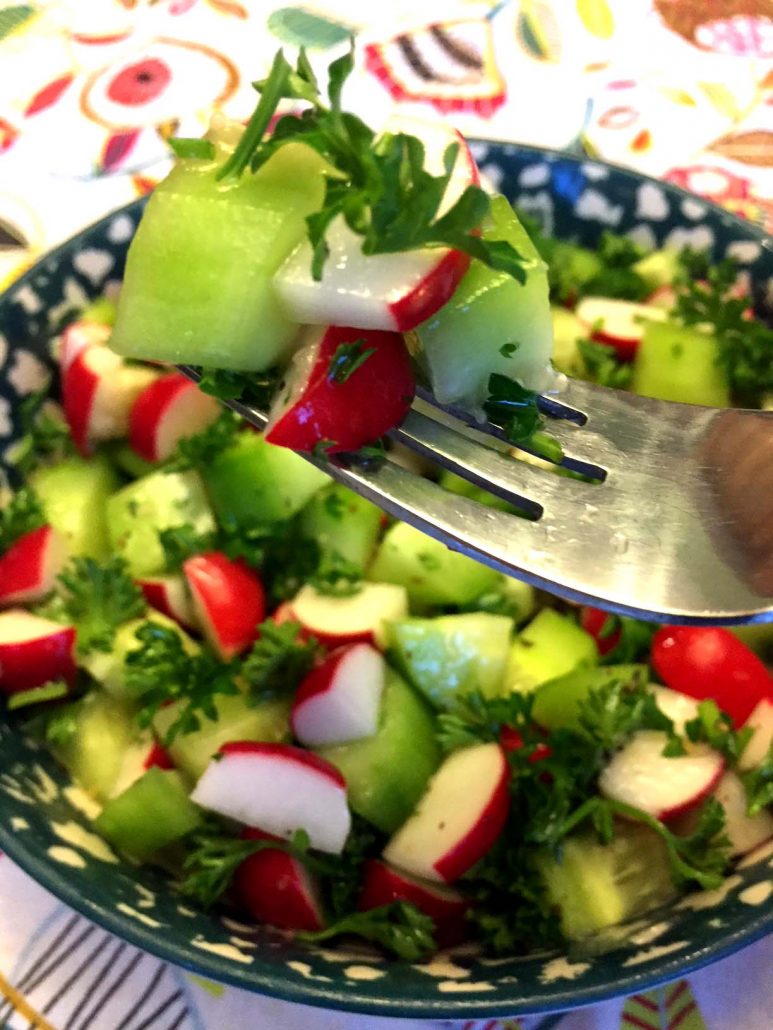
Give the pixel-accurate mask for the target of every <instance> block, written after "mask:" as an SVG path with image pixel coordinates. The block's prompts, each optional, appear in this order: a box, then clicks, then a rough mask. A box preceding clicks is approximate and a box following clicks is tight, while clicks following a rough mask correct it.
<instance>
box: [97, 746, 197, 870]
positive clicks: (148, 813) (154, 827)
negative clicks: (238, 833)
mask: <svg viewBox="0 0 773 1030" xmlns="http://www.w3.org/2000/svg"><path fill="white" fill-rule="evenodd" d="M201 822H202V816H201V812H200V811H199V809H198V808H197V807H196V805H194V803H193V802H192V801H191V800H190V798H189V797H188V793H187V791H186V789H185V786H184V785H183V781H182V779H181V777H180V775H179V773H176V772H174V771H173V770H169V769H159V768H157V767H155V766H154V767H153V768H151V769H148V771H147V772H146V773H143V775H142V776H140V778H139V779H138V780H136V781H135V782H134V783H133V784H132V785H131V787H127V789H126V790H125V791H123V793H122V794H119V795H118V796H117V797H114V798H112V799H111V800H110V801H108V802H107V804H106V805H105V807H104V808H103V809H102V811H101V813H100V814H99V815H98V816H97V818H96V819H95V820H94V829H95V830H96V831H97V832H98V833H100V834H101V835H102V836H103V837H104V838H105V840H107V841H108V842H109V843H110V844H112V845H113V847H115V848H117V849H118V850H119V851H125V852H127V853H128V854H130V855H133V856H134V857H135V858H138V859H140V860H145V859H147V858H150V857H151V856H152V855H153V853H154V852H156V851H159V850H160V849H161V848H165V847H166V846H167V845H168V844H172V843H173V842H174V841H176V840H180V838H181V837H184V836H185V835H186V833H190V832H191V830H195V829H196V827H197V826H200V825H201Z"/></svg>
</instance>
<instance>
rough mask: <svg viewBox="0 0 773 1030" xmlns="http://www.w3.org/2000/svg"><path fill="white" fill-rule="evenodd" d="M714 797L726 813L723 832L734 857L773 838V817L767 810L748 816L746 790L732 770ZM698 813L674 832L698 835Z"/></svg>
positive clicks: (719, 785)
mask: <svg viewBox="0 0 773 1030" xmlns="http://www.w3.org/2000/svg"><path fill="white" fill-rule="evenodd" d="M713 797H715V798H716V799H717V801H718V802H719V803H720V805H721V806H722V808H723V810H724V813H725V824H724V826H723V827H722V830H723V832H724V833H725V834H726V835H727V837H728V839H729V840H730V854H731V856H732V857H733V858H738V856H739V855H745V854H746V853H747V851H752V850H753V849H754V848H756V847H757V846H758V845H759V844H762V843H763V842H764V841H766V840H770V839H771V837H773V815H771V813H770V812H769V811H768V810H767V809H763V810H762V811H761V812H758V813H757V814H756V815H747V812H746V790H745V789H744V785H743V783H742V782H741V780H740V778H739V777H738V776H737V775H736V774H735V773H734V772H731V771H729V770H728V771H726V772H725V773H724V774H723V775H722V777H721V778H720V780H719V783H718V784H717V786H716V788H715V789H714V791H713ZM698 814H699V813H698V811H691V812H689V813H688V814H687V815H685V816H683V817H682V818H681V819H679V820H678V821H677V823H676V825H673V826H672V829H673V830H674V832H675V833H679V834H685V835H687V834H690V833H692V832H694V830H695V826H696V822H697V819H698Z"/></svg>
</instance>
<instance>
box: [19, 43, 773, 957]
mask: <svg viewBox="0 0 773 1030" xmlns="http://www.w3.org/2000/svg"><path fill="white" fill-rule="evenodd" d="M283 62H284V59H283V58H282V59H281V60H280V58H277V61H276V62H275V64H274V68H273V69H272V73H271V75H270V76H269V78H268V79H267V80H266V81H265V82H264V83H262V84H261V90H262V93H261V101H260V103H259V105H258V108H257V110H256V114H255V116H254V117H253V120H252V121H251V122H250V123H249V125H248V127H247V129H246V130H244V132H243V133H242V130H241V127H239V128H238V129H237V128H235V127H234V126H230V125H220V126H216V127H215V130H214V132H213V134H212V135H213V137H214V138H213V139H208V140H204V141H178V144H177V149H178V152H179V153H180V155H181V156H180V160H179V163H178V165H177V166H176V168H175V169H174V171H173V172H172V174H171V175H170V177H169V179H168V180H166V182H165V183H164V184H162V185H161V186H160V187H159V188H158V190H157V192H156V193H155V194H154V196H153V198H152V199H151V201H150V203H149V205H148V211H147V215H146V217H145V218H144V220H143V222H142V224H141V226H140V229H139V231H138V234H137V237H136V242H135V244H134V245H133V248H132V250H131V252H130V256H129V260H128V265H127V272H126V280H125V283H124V286H123V288H122V290H121V293H120V295H119V297H118V302H117V308H116V303H115V301H114V299H113V298H108V297H104V298H100V299H98V300H96V301H95V302H93V303H92V304H91V305H90V306H89V307H88V308H86V309H84V310H82V311H80V312H78V313H77V317H75V319H74V320H73V321H72V322H70V323H69V324H68V325H66V326H65V327H64V328H63V329H62V331H61V333H60V334H59V335H58V336H57V338H56V339H55V340H54V341H53V346H54V349H55V353H56V355H57V358H58V362H59V367H60V373H61V375H60V384H61V396H60V399H61V406H60V405H57V404H55V403H53V402H52V401H51V400H49V399H48V398H46V397H44V396H42V395H41V396H37V397H32V398H31V399H30V401H29V402H28V404H27V407H26V410H25V412H24V417H25V420H26V428H27V432H26V435H25V436H24V438H23V439H22V441H21V442H20V444H19V445H18V447H17V452H16V456H15V462H16V472H17V473H18V475H17V478H16V480H15V481H14V484H13V489H12V490H11V489H9V490H8V491H7V492H6V496H5V497H4V499H3V503H2V507H0V691H2V693H3V695H4V696H5V699H6V705H7V708H8V711H9V716H8V717H9V718H11V719H13V720H17V721H18V724H19V730H20V732H26V733H29V734H33V735H35V736H36V737H37V738H38V739H40V740H41V741H42V742H43V743H44V744H45V746H47V747H48V748H49V749H50V750H51V752H52V753H53V754H54V755H55V756H56V758H57V759H58V760H59V761H60V762H61V763H62V764H63V765H64V766H65V767H66V769H67V770H68V771H69V773H70V774H71V775H72V777H73V779H74V780H75V781H76V782H77V783H78V784H79V785H80V786H81V787H82V788H83V789H84V790H86V791H87V792H88V793H89V794H90V795H91V797H92V798H93V800H94V802H95V805H96V807H97V808H98V814H96V815H95V817H94V821H93V823H94V828H95V830H96V831H98V832H99V833H100V834H102V836H103V837H104V838H105V839H106V840H107V841H108V842H109V843H110V844H111V845H112V846H113V847H114V848H115V849H117V850H118V851H120V852H122V853H124V854H126V855H127V856H129V857H130V858H131V859H132V860H134V861H140V862H150V863H154V864H157V865H160V866H162V867H164V868H166V869H168V870H169V872H170V875H172V876H173V877H175V879H176V880H177V881H178V882H179V885H180V889H181V891H182V892H183V893H185V894H187V895H188V896H190V897H191V898H192V899H194V900H195V901H196V902H197V903H198V904H200V905H205V906H206V905H212V904H215V903H218V904H222V905H227V906H230V907H231V908H232V909H234V910H236V911H237V912H239V913H240V914H241V915H242V917H245V916H247V917H249V918H251V919H253V920H256V921H258V922H261V923H267V924H270V925H273V926H276V927H279V928H281V929H285V930H289V931H292V932H294V933H295V934H297V935H298V936H299V937H300V938H302V939H306V940H311V941H315V940H316V941H319V940H324V939H327V938H332V937H335V936H338V935H341V934H352V935H356V936H359V937H361V938H364V939H366V940H368V941H372V942H374V943H375V944H378V945H380V946H381V947H383V948H385V949H386V950H387V951H388V952H390V953H391V954H393V955H395V956H397V957H399V958H403V959H407V960H410V961H417V960H422V959H424V958H427V957H429V956H430V955H431V954H432V953H433V952H434V951H435V950H436V949H437V948H439V947H445V946H448V945H453V944H456V943H459V942H461V941H464V940H468V939H469V940H475V941H478V942H480V943H481V945H482V946H483V947H484V948H486V949H487V950H489V951H491V952H493V953H504V954H512V953H517V952H525V951H529V950H533V949H535V948H538V947H544V946H553V945H555V944H559V943H561V942H562V941H567V940H569V941H582V940H583V939H585V938H587V937H589V936H590V935H593V934H595V933H597V932H598V931H600V930H603V929H604V928H606V927H609V926H612V925H615V924H618V923H620V922H623V921H625V920H627V919H630V918H632V917H634V916H637V915H640V914H642V913H644V912H647V911H649V910H651V909H653V908H655V907H657V906H658V905H661V904H665V903H666V902H668V901H670V900H671V899H672V898H673V897H674V896H675V895H676V894H677V893H678V892H679V891H684V890H690V889H695V888H713V887H717V886H719V885H720V884H721V882H722V879H723V877H724V876H725V875H726V873H727V871H728V870H729V868H730V867H731V865H732V862H733V861H734V860H735V859H736V858H738V857H739V856H741V855H743V854H746V853H748V852H749V851H751V850H752V849H754V848H755V847H757V846H758V845H760V844H762V843H763V842H765V841H766V840H768V839H770V838H771V837H773V811H771V809H772V807H773V681H772V680H771V675H770V672H769V670H768V667H767V666H766V664H765V660H766V659H769V658H770V657H771V654H773V629H771V628H770V627H765V626H760V627H748V628H744V629H738V630H733V631H731V630H729V629H723V628H697V627H669V626H661V627H655V626H649V625H645V624H643V623H639V622H637V621H635V620H632V619H628V618H624V617H616V616H611V615H608V614H606V613H604V612H602V611H599V610H596V609H593V608H577V607H573V606H570V605H567V604H566V603H564V602H559V601H557V600H556V599H553V598H550V597H548V596H547V595H542V594H539V595H538V594H535V592H534V591H533V590H532V589H531V588H530V587H528V586H526V585H524V584H522V583H519V582H516V581H514V580H510V579H507V578H506V577H504V576H502V575H501V574H500V573H497V572H495V571H493V570H491V569H489V568H488V567H486V566H483V565H480V564H478V563H476V562H475V561H473V560H472V559H470V558H468V557H465V556H463V555H460V554H456V553H453V552H451V551H449V550H448V549H447V548H445V547H444V546H443V545H442V544H440V543H438V542H437V541H434V540H432V539H429V538H427V537H425V536H424V535H422V534H421V533H419V532H418V531H416V530H414V529H413V528H411V527H410V526H408V525H405V524H402V523H399V522H394V521H391V520H390V519H388V518H387V517H386V516H385V515H383V513H382V512H380V511H379V510H378V509H376V508H375V507H373V505H371V504H370V503H369V502H368V501H365V500H364V499H362V498H360V497H358V496H357V495H356V494H354V493H352V492H351V491H349V490H348V489H346V488H345V487H342V486H340V485H337V484H335V483H333V482H332V481H331V480H330V479H329V478H328V476H327V475H326V474H325V473H324V472H322V471H320V470H319V469H318V468H317V467H315V466H314V465H312V464H310V463H308V462H307V461H306V460H305V459H304V458H303V457H301V456H300V455H299V454H297V453H295V451H302V452H316V453H325V454H327V455H335V456H336V460H363V459H364V458H365V459H368V458H371V457H372V456H373V453H374V452H376V453H377V452H378V447H374V442H376V441H378V440H379V439H380V438H381V437H382V436H383V434H384V433H385V432H386V431H387V430H388V429H389V428H390V427H391V426H392V425H394V424H395V423H396V422H398V421H399V420H400V418H402V416H403V415H404V413H405V411H406V410H407V406H408V405H409V404H410V399H411V397H412V396H413V392H414V389H415V383H416V379H417V377H419V378H426V380H427V381H428V382H429V383H430V384H431V386H432V388H433V390H434V391H435V393H436V395H437V396H438V397H439V398H440V399H441V400H443V401H448V402H449V403H451V402H453V403H461V404H466V405H468V406H469V407H470V408H471V409H472V410H480V411H482V412H483V413H485V414H486V415H487V416H488V417H489V418H491V419H492V421H496V422H497V423H498V424H500V425H501V426H502V427H503V428H504V429H505V431H506V432H507V433H508V434H509V435H510V437H511V439H512V440H513V441H514V442H515V443H524V442H525V441H526V440H529V442H530V443H531V444H532V445H534V449H537V450H540V449H541V450H542V451H543V452H544V453H546V454H548V455H549V456H551V457H552V458H554V459H555V457H556V455H555V453H554V452H551V451H550V444H549V440H548V439H547V438H546V437H545V434H544V432H543V430H542V427H541V425H540V422H539V414H538V411H537V408H536V403H535V393H534V391H537V390H540V389H543V388H544V385H545V383H546V382H548V381H549V377H550V375H552V374H553V373H552V370H551V365H550V361H551V356H552V367H554V368H556V369H558V370H559V371H562V372H565V373H567V374H570V375H577V376H584V377H588V378H591V379H594V380H596V381H599V382H603V383H606V384H608V385H615V386H619V387H625V388H631V389H634V390H636V391H638V392H640V393H644V394H647V395H651V396H660V397H665V398H666V399H674V400H686V401H692V402H695V403H705V404H719V405H722V404H729V403H731V402H733V401H740V402H742V403H744V404H764V403H765V402H766V397H767V396H768V394H769V392H770V391H771V390H772V389H773V383H771V362H770V355H771V333H770V330H768V329H766V328H765V327H764V326H763V325H761V324H760V323H758V322H756V321H755V320H754V318H753V316H752V315H751V314H750V310H749V309H750V301H749V298H748V295H747V294H746V292H745V291H744V290H743V288H742V287H743V284H740V285H739V279H738V276H737V269H735V268H734V267H733V266H732V264H730V263H727V262H725V263H722V264H720V265H718V266H715V267H712V266H711V265H710V264H709V262H708V261H707V259H706V257H705V255H702V254H694V253H690V252H685V253H683V254H672V253H670V252H667V251H657V252H654V253H652V254H644V253H643V252H642V251H641V250H640V249H639V248H638V247H637V246H636V245H635V244H633V243H632V242H631V241H630V240H626V239H623V238H620V237H616V236H613V235H611V234H606V235H605V236H604V237H603V239H602V241H601V244H600V245H599V247H598V248H597V249H596V250H593V251H591V250H588V249H584V248H581V247H578V246H576V245H573V244H569V243H565V242H562V241H559V240H554V239H549V238H545V237H543V236H542V235H541V234H540V233H539V232H538V230H537V228H536V227H535V226H533V225H531V224H529V223H528V221H527V220H524V221H525V222H526V228H524V225H523V224H522V223H521V221H520V220H519V219H518V217H517V216H516V214H515V213H514V212H513V211H512V209H511V208H510V206H509V204H508V203H507V201H506V200H505V199H504V198H502V197H496V196H495V197H493V198H492V197H489V196H487V195H486V194H485V193H483V191H481V190H480V189H479V187H478V185H477V171H476V169H475V165H474V161H472V158H471V156H470V154H469V151H468V150H467V148H466V146H465V144H464V141H463V140H461V139H460V138H459V137H457V136H456V134H455V133H451V136H452V137H453V141H452V143H451V151H450V152H449V150H448V147H447V137H448V133H447V132H446V130H445V129H443V128H437V127H434V128H432V129H422V130H418V129H417V131H421V133H422V140H423V142H419V141H418V140H417V137H415V136H413V135H410V134H405V133H404V132H403V130H402V129H401V130H400V131H398V132H397V133H396V134H395V133H387V134H385V135H384V136H383V137H379V138H378V139H375V138H374V137H373V134H372V133H371V134H370V135H369V136H368V135H367V133H366V131H365V130H366V129H367V127H365V129H363V128H362V127H361V123H358V122H357V120H356V119H353V117H352V116H350V115H347V114H346V113H345V112H342V110H341V108H340V87H341V83H342V81H343V78H344V77H345V74H346V70H347V67H348V66H347V63H346V62H347V59H342V62H336V63H335V64H334V65H333V66H332V68H331V76H330V80H331V81H330V86H329V99H330V105H329V107H328V106H325V105H323V104H322V102H321V100H320V99H319V91H318V88H317V85H316V81H315V80H314V77H313V73H312V72H311V69H310V68H309V66H308V64H307V63H306V61H305V58H304V56H303V54H302V55H301V58H300V60H299V63H298V66H297V67H296V68H295V69H292V68H290V67H289V66H288V65H286V62H284V63H283ZM281 97H289V98H291V99H292V98H295V99H302V100H304V101H306V102H307V103H308V104H309V105H310V106H309V108H308V111H309V112H310V113H309V114H306V115H303V116H302V117H300V118H298V117H293V118H291V119H290V122H292V124H290V123H289V122H288V121H287V120H286V119H282V120H280V121H279V122H277V123H276V125H275V127H274V133H273V135H272V137H271V138H270V140H269V141H266V140H264V135H265V130H266V128H267V126H268V124H269V122H270V121H271V119H272V116H273V115H274V113H275V108H276V103H277V101H278V100H279V99H280V98H281ZM301 130H303V131H302V135H303V140H301V139H299V133H300V132H301ZM367 132H370V130H367ZM433 134H434V136H433ZM395 140H396V141H397V142H396V143H395V142H394V141H395ZM412 140H413V142H411V141H412ZM357 141H359V144H358V145H357V146H355V144H357ZM417 143H418V147H417ZM358 147H359V149H358ZM369 154H370V155H373V154H375V156H376V158H377V160H375V164H373V163H372V162H371V157H368V156H367V155H369ZM425 154H426V157H427V161H428V162H429V163H431V162H432V160H433V154H434V155H435V157H437V155H440V165H439V169H440V170H439V171H437V172H436V174H433V173H432V172H431V171H429V172H428V171H426V169H425V165H424V163H423V161H424V155H425ZM346 162H348V164H347V163H346ZM248 166H251V170H247V169H248ZM224 168H225V169H226V171H225V173H223V169H224ZM221 173H223V174H221ZM358 176H359V177H358ZM288 184H291V186H290V187H289V188H288ZM344 187H345V188H344ZM417 190H418V192H419V194H421V195H422V196H423V195H424V194H429V195H430V198H429V200H424V201H422V199H421V196H419V197H417V195H416V193H417ZM449 190H450V191H451V195H450V197H449ZM422 191H423V192H422ZM465 198H467V199H465ZM422 204H424V205H425V206H424V207H423V208H422V207H421V205H422ZM427 205H428V206H427ZM460 205H461V206H460ZM403 213H404V217H402V214H403ZM261 240H262V241H263V242H262V243H261ZM363 241H364V242H363ZM363 247H364V256H363ZM256 255H263V257H256ZM395 290H397V293H395ZM280 297H281V301H280V300H279V298H280ZM341 313H345V315H346V320H347V321H350V322H351V325H349V326H347V327H344V328H342V327H341V325H340V324H338V323H340V321H341V320H342V319H341ZM301 326H305V328H301ZM514 329H515V331H516V332H517V333H518V338H517V339H511V338H510V334H512V332H513V331H514ZM471 341H472V343H471ZM166 362H174V363H177V362H185V363H192V364H194V365H196V366H197V367H199V368H200V370H201V377H202V386H203V388H204V389H203V390H200V389H198V388H197V387H196V386H194V384H193V383H192V382H191V381H190V380H188V379H186V378H185V377H184V376H182V375H181V374H180V373H179V372H178V371H176V370H175V369H174V368H170V367H169V366H168V365H167V364H166ZM288 368H289V371H288ZM207 391H208V392H207ZM211 394H214V395H215V396H216V397H221V398H222V397H229V398H233V397H236V396H244V397H247V398H248V399H256V398H260V400H261V401H262V402H264V403H265V402H266V401H268V400H269V399H271V398H273V401H272V404H273V407H272V418H271V421H270V423H269V427H268V430H267V431H266V433H263V434H260V433H256V432H255V431H254V430H253V429H252V428H250V427H249V426H246V425H244V424H243V423H241V422H240V420H239V419H238V418H237V417H236V416H235V415H234V414H233V413H231V412H230V411H228V410H222V409H221V407H220V405H219V403H218V402H217V400H216V399H215V398H214V397H213V396H211ZM556 468H557V471H558V472H559V474H560V473H561V472H562V471H563V470H562V469H561V468H560V466H556ZM426 474H428V475H432V476H436V477H438V478H439V479H440V481H441V482H442V483H443V485H444V486H445V487H446V489H448V490H449V491H452V492H457V493H466V494H470V493H472V494H473V495H474V496H475V497H477V498H478V499H479V500H481V501H482V502H483V503H486V504H491V505H501V504H502V503H503V502H502V501H500V500H499V499H497V498H495V497H493V496H492V495H489V494H487V493H486V492H485V491H484V490H481V489H480V488H478V487H473V486H471V485H470V484H468V483H466V482H463V481H460V480H458V479H456V478H455V477H453V476H451V475H449V474H447V473H442V472H440V471H438V470H433V469H431V468H428V469H427V470H426Z"/></svg>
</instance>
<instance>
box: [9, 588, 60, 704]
mask: <svg viewBox="0 0 773 1030" xmlns="http://www.w3.org/2000/svg"><path fill="white" fill-rule="evenodd" d="M74 650H75V629H74V628H73V627H72V626H61V625H60V624H59V623H57V622H52V621H51V620H50V619H44V618H41V617H40V616H38V615H33V614H31V613H30V612H27V611H25V610H24V609H23V608H10V609H8V610H7V611H5V612H0V691H2V692H3V693H4V694H16V693H18V692H20V691H22V690H31V689H32V688H33V687H39V686H41V685H42V684H44V683H47V682H48V681H49V680H64V681H65V682H66V683H68V684H72V683H73V681H74V680H75V675H76V672H77V669H76V666H75V657H74Z"/></svg>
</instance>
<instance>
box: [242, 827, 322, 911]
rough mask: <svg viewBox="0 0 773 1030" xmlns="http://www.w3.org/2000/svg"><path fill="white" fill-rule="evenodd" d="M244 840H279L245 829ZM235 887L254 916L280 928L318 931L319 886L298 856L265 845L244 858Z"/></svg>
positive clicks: (269, 835)
mask: <svg viewBox="0 0 773 1030" xmlns="http://www.w3.org/2000/svg"><path fill="white" fill-rule="evenodd" d="M241 836H242V839H243V840H278V839H279V838H277V837H273V836H272V835H271V834H268V833H263V831H262V830H255V829H246V830H244V831H243V832H242V834H241ZM233 883H234V890H235V892H236V895H237V897H238V899H239V901H240V902H241V903H242V905H243V906H244V908H245V909H246V910H247V912H249V914H250V915H251V916H252V918H253V919H255V920H256V921H257V922H259V923H267V924H268V925H269V926H277V927H279V928H280V929H282V930H321V929H323V927H324V925H325V920H324V917H323V915H322V904H321V899H320V892H319V885H318V884H317V882H316V879H315V877H313V876H312V874H311V873H310V872H309V871H308V869H307V868H306V866H305V865H304V864H303V863H302V862H299V861H298V859H297V858H294V857H293V856H292V855H288V854H287V852H286V851H282V850H280V849H279V848H266V849H265V850H264V851H258V852H256V854H254V855H250V856H249V857H248V858H246V859H245V860H244V861H243V862H242V864H241V865H240V866H239V868H238V869H237V870H236V874H235V875H234V881H233Z"/></svg>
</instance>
